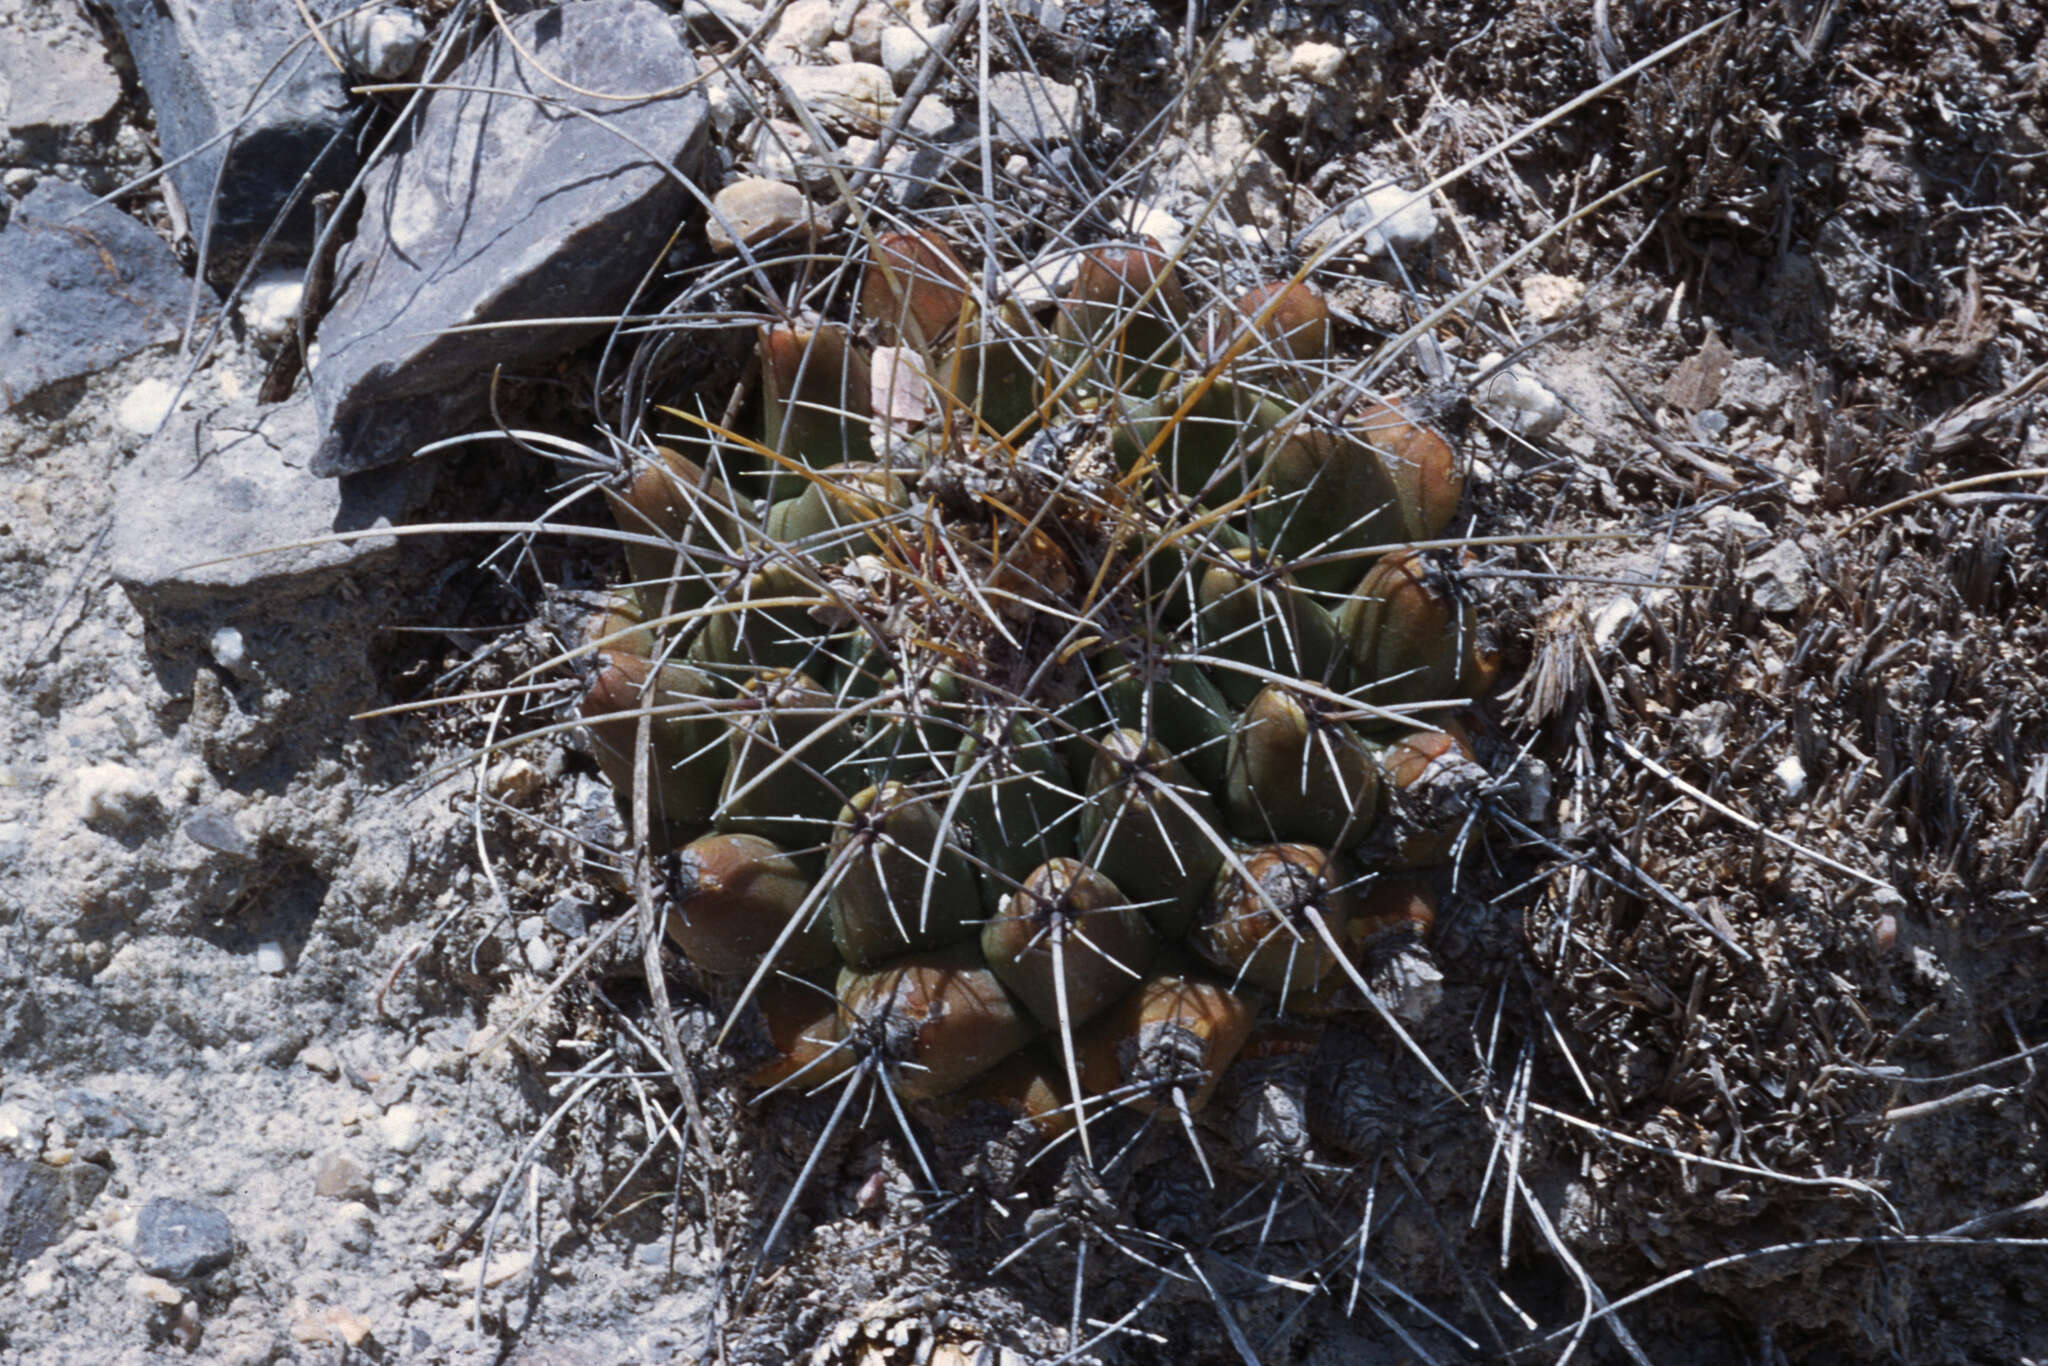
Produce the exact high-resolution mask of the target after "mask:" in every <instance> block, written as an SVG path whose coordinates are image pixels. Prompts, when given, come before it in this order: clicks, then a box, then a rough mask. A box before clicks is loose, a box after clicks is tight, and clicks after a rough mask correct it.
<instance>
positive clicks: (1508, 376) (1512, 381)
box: [1472, 355, 1564, 441]
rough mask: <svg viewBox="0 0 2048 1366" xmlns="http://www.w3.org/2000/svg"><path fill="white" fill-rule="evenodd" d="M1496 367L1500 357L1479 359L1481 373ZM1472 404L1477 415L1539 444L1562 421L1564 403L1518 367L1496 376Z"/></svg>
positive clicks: (1510, 367)
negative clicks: (1483, 416)
mask: <svg viewBox="0 0 2048 1366" xmlns="http://www.w3.org/2000/svg"><path fill="white" fill-rule="evenodd" d="M1499 363H1500V357H1499V356H1497V355H1487V356H1485V357H1482V358H1481V359H1480V362H1479V369H1480V371H1481V372H1482V373H1484V372H1485V371H1487V370H1490V369H1492V368H1493V367H1494V366H1495V365H1497V364H1499ZM1472 401H1473V403H1474V404H1475V405H1476V406H1477V407H1478V409H1479V411H1480V412H1482V413H1485V414H1486V415H1487V416H1488V417H1490V418H1492V419H1493V420H1494V421H1495V422H1498V423H1499V424H1500V425H1501V426H1502V427H1505V428H1506V429H1507V430H1508V431H1511V432H1513V433H1515V434H1516V435H1517V436H1521V437H1525V438H1527V439H1528V440H1530V441H1541V440H1542V439H1543V438H1544V437H1546V436H1549V435H1550V434H1551V433H1552V432H1554V431H1556V430H1557V428H1558V425H1559V424H1560V423H1562V422H1563V421H1564V400H1563V399H1560V398H1559V397H1558V396H1557V395H1556V394H1553V393H1551V392H1550V390H1548V389H1546V388H1545V387H1544V386H1543V385H1542V384H1541V383H1539V382H1538V381H1537V380H1536V379H1534V378H1533V377H1531V376H1530V374H1529V373H1528V372H1527V371H1525V370H1523V369H1522V368H1521V367H1520V366H1518V365H1510V366H1507V367H1506V368H1504V369H1502V370H1500V371H1498V372H1497V373H1495V374H1494V376H1493V378H1491V379H1489V380H1487V381H1486V383H1485V384H1483V385H1481V386H1480V389H1479V392H1478V393H1477V394H1475V395H1473V400H1472Z"/></svg>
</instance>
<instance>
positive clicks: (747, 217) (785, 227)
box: [704, 176, 811, 252]
mask: <svg viewBox="0 0 2048 1366" xmlns="http://www.w3.org/2000/svg"><path fill="white" fill-rule="evenodd" d="M810 217H811V203H810V201H809V200H808V199H805V198H804V193H803V191H802V190H799V189H798V188H797V187H796V186H794V185H786V184H784V183H783V182H781V181H779V180H768V179H765V178H763V177H760V176H750V177H748V178H747V179H745V180H736V181H734V182H733V183H732V184H730V185H728V186H726V187H725V188H724V189H722V190H720V191H719V192H718V193H717V195H715V196H714V197H713V198H712V200H711V213H710V215H709V216H708V217H707V218H706V220H705V223H704V237H705V240H706V241H708V242H709V243H710V244H711V249H712V250H713V251H716V252H730V251H732V250H734V249H735V247H736V244H737V243H740V242H745V243H746V244H747V245H748V246H752V245H753V244H754V243H756V242H762V241H766V240H767V239H768V238H770V237H773V236H775V235H776V234H777V233H785V232H788V231H790V230H791V229H793V228H795V227H798V226H799V225H801V224H804V223H807V222H809V220H810Z"/></svg>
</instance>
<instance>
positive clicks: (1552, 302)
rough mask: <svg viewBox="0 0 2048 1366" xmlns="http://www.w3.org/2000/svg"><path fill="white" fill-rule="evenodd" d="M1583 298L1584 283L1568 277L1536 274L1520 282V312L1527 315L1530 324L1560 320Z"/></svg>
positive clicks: (1584, 294) (1584, 291) (1584, 295)
mask: <svg viewBox="0 0 2048 1366" xmlns="http://www.w3.org/2000/svg"><path fill="white" fill-rule="evenodd" d="M1585 297H1586V286H1585V283H1584V282H1583V281H1580V280H1574V279H1572V278H1571V277H1570V276H1569V275H1547V274H1543V273H1541V272H1538V273H1537V274H1535V275H1531V276H1530V277H1529V278H1528V279H1526V280H1524V281H1522V311H1523V312H1524V313H1527V314H1528V315H1529V320H1530V321H1531V322H1538V323H1547V322H1550V321H1551V320H1553V319H1555V318H1562V317H1563V316H1564V315H1565V314H1567V313H1569V312H1571V311H1572V310H1573V309H1575V308H1577V307H1578V306H1579V300H1581V299H1583V298H1585Z"/></svg>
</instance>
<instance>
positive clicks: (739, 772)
mask: <svg viewBox="0 0 2048 1366" xmlns="http://www.w3.org/2000/svg"><path fill="white" fill-rule="evenodd" d="M979 279H980V276H979V274H978V272H975V271H971V270H970V269H969V268H968V266H967V265H966V264H965V263H964V262H963V261H962V260H961V259H960V256H959V255H958V254H957V253H956V251H955V249H954V248H953V246H952V245H951V244H950V243H949V242H947V241H946V240H945V239H944V238H943V237H942V236H941V235H939V234H938V233H936V232H934V231H930V230H920V231H913V232H902V233H895V234H889V235H884V236H881V237H879V238H877V239H876V240H874V241H872V242H871V243H870V245H869V249H868V252H867V255H866V257H865V264H864V272H863V274H862V276H861V278H860V281H859V287H858V289H857V291H853V293H855V294H856V296H857V297H856V298H855V301H854V303H853V307H852V309H851V316H850V317H847V318H844V319H841V320H816V319H813V320H807V321H801V322H785V323H778V324H775V325H769V326H763V327H761V328H760V329H759V331H758V341H757V348H756V355H755V358H754V360H755V363H756V365H757V368H758V375H759V380H758V390H757V393H756V394H755V397H754V399H753V401H752V403H751V404H750V405H749V406H750V408H751V416H748V415H746V414H742V416H741V417H740V419H739V421H738V422H737V423H735V424H734V426H733V427H726V426H718V425H714V424H711V423H707V422H692V423H691V424H690V425H689V427H688V429H687V430H688V432H689V436H688V439H686V440H675V439H672V440H673V444H672V445H670V446H664V447H661V448H659V449H658V450H657V451H655V452H654V453H653V455H652V457H651V458H650V459H648V461H647V462H646V463H645V464H644V465H642V466H641V467H639V468H637V469H634V470H630V471H627V472H626V473H625V474H624V475H622V477H621V478H620V479H619V480H618V481H617V482H616V483H615V484H614V485H613V486H612V487H611V488H609V489H608V494H609V497H610V501H611V505H612V509H613V511H614V513H615V515H616V519H617V522H618V526H619V528H620V535H621V539H622V540H624V541H625V542H626V545H627V550H626V563H627V576H626V578H625V580H624V581H623V582H621V583H620V584H619V585H618V586H617V588H616V589H615V590H614V592H613V593H612V594H611V597H610V606H609V610H608V612H607V613H606V614H605V615H604V616H603V617H602V618H601V619H600V620H599V621H597V622H596V623H594V625H593V628H592V633H591V637H590V640H589V642H588V646H587V649H588V657H589V659H590V661H591V667H590V670H589V673H588V683H587V687H586V688H585V690H584V692H583V695H582V700H581V711H582V716H583V718H584V720H585V722H586V724H587V727H588V730H589V734H590V737H591V740H592V745H593V748H594V750H595V753H596V755H597V757H598V760H599V762H600V763H601V765H602V766H603V768H604V770H605V772H606V774H607V776H608V777H609V779H610V781H611V782H612V784H613V785H614V786H615V788H616V790H617V791H618V793H619V794H620V797H621V800H622V801H624V802H627V803H628V804H630V803H631V801H632V800H633V796H634V794H635V792H636V788H638V790H639V792H640V795H641V799H642V800H643V801H644V802H645V803H646V807H647V810H648V813H649V817H650V819H649V838H650V840H651V842H652V845H653V849H652V850H651V852H652V853H653V854H655V855H656V856H658V857H659V859H660V860H661V863H662V866H663V867H664V868H665V870H666V872H665V876H664V877H663V879H662V882H661V895H662V902H661V904H662V907H663V909H664V911H665V914H666V917H667V925H668V931H669V934H670V936H671V937H672V939H673V941H674V943H675V944H676V946H677V947H678V948H679V949H680V950H681V952H682V953H683V954H684V955H685V956H686V957H687V958H688V959H689V960H690V961H691V962H692V963H693V964H694V965H695V966H696V967H697V968H698V969H699V970H700V971H701V972H703V973H704V974H707V975H708V976H710V977H712V978H722V979H725V980H726V981H727V982H729V983H730V984H731V993H730V994H731V996H732V998H733V999H736V1000H739V1001H742V1002H743V1003H746V1004H748V1005H750V1006H751V1007H752V1008H754V1009H757V1010H758V1011H759V1012H760V1013H761V1014H763V1015H764V1016H766V1017H767V1023H768V1028H767V1031H766V1036H767V1037H768V1038H769V1039H771V1040H772V1041H773V1051H774V1054H775V1056H774V1057H773V1058H772V1059H771V1060H770V1061H769V1062H768V1063H766V1064H765V1065H764V1066H762V1067H761V1068H760V1069H759V1070H758V1071H757V1072H756V1073H755V1074H754V1076H753V1078H752V1080H753V1082H754V1083H755V1085H757V1086H758V1087H762V1088H767V1087H773V1086H803V1087H815V1086H818V1085H821V1084H823V1083H825V1082H828V1081H831V1080H833V1079H834V1078H838V1077H842V1076H844V1075H845V1074H847V1073H849V1072H854V1071H856V1070H859V1071H864V1072H865V1073H867V1074H869V1075H871V1076H876V1077H879V1078H880V1079H882V1080H883V1081H884V1082H885V1083H886V1084H887V1085H888V1087H889V1088H890V1089H891V1091H892V1092H893V1093H894V1095H895V1096H898V1097H904V1098H911V1099H921V1100H940V1099H943V1098H946V1097H949V1096H952V1097H957V1096H959V1095H960V1094H962V1093H963V1092H966V1091H968V1090H970V1089H971V1090H974V1091H976V1093H977V1094H985V1095H988V1096H990V1097H992V1098H995V1099H997V1100H999V1101H1001V1102H1003V1103H1006V1104H1009V1105H1011V1106H1012V1107H1013V1108H1014V1109H1016V1110H1017V1112H1018V1113H1020V1114H1025V1115H1028V1116H1029V1117H1031V1118H1032V1119H1033V1120H1034V1122H1035V1123H1037V1124H1038V1125H1039V1128H1040V1129H1041V1131H1042V1132H1044V1133H1046V1134H1048V1135H1054V1134H1061V1133H1066V1132H1068V1131H1070V1130H1075V1129H1078V1130H1079V1136H1080V1143H1081V1146H1082V1147H1084V1148H1085V1147H1086V1146H1087V1142H1088V1140H1087V1122H1088V1120H1089V1118H1091V1117H1093V1116H1097V1115H1101V1114H1105V1113H1107V1112H1109V1111H1110V1110H1111V1109H1113V1108H1118V1107H1121V1108H1128V1109H1132V1110H1138V1111H1143V1112H1150V1111H1152V1110H1154V1109H1156V1108H1158V1107H1161V1106H1165V1107H1167V1108H1168V1112H1169V1113H1173V1112H1177V1113H1178V1114H1180V1115H1181V1116H1187V1115H1190V1114H1192V1113H1193V1112H1194V1111H1197V1110H1199V1109H1200V1108H1201V1106H1202V1105H1203V1103H1204V1102H1205V1101H1206V1100H1207V1099H1208V1097H1209V1096H1210V1094H1211V1092H1212V1091H1213V1090H1214V1089H1215V1087H1216V1083H1217V1081H1218V1079H1219V1077H1220V1076H1221V1074H1222V1073H1223V1071H1224V1070H1225V1069H1226V1068H1228V1067H1229V1066H1230V1064H1231V1062H1232V1060H1233V1058H1234V1056H1235V1055H1236V1054H1237V1051H1238V1050H1239V1049H1240V1048H1241V1047H1242V1046H1243V1045H1244V1043H1245V1041H1246V1039H1247V1038H1248V1037H1250V1035H1251V1034H1252V1031H1253V1030H1254V1028H1255V1026H1256V1025H1257V1023H1258V1022H1259V1021H1260V1019H1261V1018H1262V1016H1267V1015H1271V1014H1274V1013H1278V1014H1284V1015H1288V1016H1294V1017H1301V1018H1305V1019H1309V1020H1313V1019H1316V1018H1319V1017H1322V1016H1325V1015H1328V1014H1330V1013H1332V1012H1336V1011H1341V1010H1346V1009H1369V1008H1374V1007H1377V1008H1379V1009H1380V1010H1381V1013H1382V1015H1383V1016H1387V1011H1386V1007H1385V1005H1384V1003H1382V1002H1380V1001H1379V999H1378V996H1377V995H1376V993H1375V992H1374V990H1373V982H1372V974H1373V972H1374V971H1375V968H1376V966H1379V965H1380V964H1381V963H1382V960H1384V959H1385V958H1386V957H1388V956H1389V955H1397V954H1400V953H1409V954H1413V953H1416V952H1418V951H1419V946H1420V944H1421V943H1422V942H1423V938H1424V935H1425V934H1426V931H1427V926H1428V920H1429V909H1428V894H1427V887H1426V884H1424V883H1421V882H1418V881H1416V880H1415V870H1416V869H1419V868H1427V867H1428V866H1429V865H1431V864H1434V863H1439V862H1441V861H1443V860H1445V859H1446V858H1448V857H1450V856H1451V854H1452V851H1453V847H1454V844H1455V841H1456V840H1457V839H1458V837H1459V835H1460V833H1461V830H1462V829H1463V827H1464V826H1465V824H1467V823H1468V822H1469V820H1470V819H1471V812H1472V811H1473V810H1474V809H1475V808H1474V805H1473V801H1472V794H1473V791H1474V790H1475V785H1476V784H1478V783H1480V782H1482V781H1483V779H1484V776H1485V775H1484V774H1483V772H1482V771H1481V770H1479V769H1478V768H1477V767H1476V766H1475V765H1474V764H1473V763H1472V755H1471V751H1470V747H1469V744H1468V743H1467V741H1466V740H1465V738H1464V736H1463V734H1462V733H1461V732H1459V731H1458V730H1457V729H1456V726H1455V724H1454V723H1451V722H1449V721H1448V713H1449V712H1450V710H1451V706H1450V705H1447V704H1456V703H1458V702H1460V701H1462V700H1464V699H1469V698H1471V697H1473V696H1475V695H1477V694H1478V693H1480V692H1481V691H1483V690H1484V689H1485V688H1486V687H1487V685H1488V683H1489V681H1490V675H1491V671H1492V665H1491V662H1490V660H1489V657H1488V654H1487V652H1486V650H1485V649H1484V648H1483V647H1482V630H1481V623H1480V622H1479V621H1478V619H1477V616H1476V613H1475V610H1474V607H1473V604H1472V602H1471V601H1470V600H1469V598H1468V597H1467V595H1466V594H1465V593H1464V592H1463V591H1462V590H1461V589H1460V587H1459V586H1458V583H1457V578H1456V575H1455V572H1452V571H1451V570H1450V567H1449V564H1448V561H1447V560H1446V559H1445V558H1444V552H1442V551H1441V550H1437V549H1430V548H1426V547H1425V548H1416V546H1417V543H1422V542H1429V541H1431V540H1432V539H1433V538H1437V537H1440V536H1442V535H1443V533H1444V532H1445V531H1446V529H1447V528H1448V526H1449V524H1450V523H1451V521H1452V519H1453V517H1454V515H1455V514H1456V511H1457V507H1458V502H1459V498H1460V491H1461V483H1460V480H1461V476H1460V473H1459V469H1458V467H1457V464H1456V461H1455V459H1454V454H1453V451H1452V448H1451V446H1450V444H1449V443H1448V442H1447V441H1446V440H1445V439H1444V437H1443V436H1442V435H1440V434H1439V433H1438V432H1437V431H1436V430H1434V429H1433V428H1432V427H1431V426H1429V425H1428V424H1426V423H1424V422H1422V421H1420V420H1418V419H1417V418H1415V417H1413V416H1411V415H1410V414H1408V413H1405V412H1403V411H1402V410H1400V409H1399V408H1396V407H1393V406H1389V405H1387V404H1384V403H1378V402H1365V401H1360V400H1356V399H1342V398H1338V397H1334V395H1338V394H1340V393H1342V392H1343V389H1342V386H1340V385H1336V384H1333V383H1330V382H1328V376H1329V374H1330V372H1331V368H1332V367H1331V365H1330V353H1331V346H1332V333H1333V330H1334V329H1333V323H1332V318H1331V313H1330V310H1329V308H1328V307H1327V305H1326V304H1325V301H1324V299H1323V298H1322V297H1321V296H1320V295H1319V294H1318V292H1317V291H1316V290H1315V289H1313V288H1311V287H1310V286H1309V285H1307V284H1305V283H1303V282H1302V281H1301V280H1300V279H1289V280H1280V281H1274V282H1270V283H1265V284H1261V285H1259V286H1258V287H1256V288H1253V289H1251V290H1250V291H1249V292H1246V293H1243V294H1242V295H1241V296H1238V297H1234V298H1233V297H1228V296H1227V295H1224V294H1221V293H1218V294H1215V295H1213V296H1211V297H1202V296H1201V294H1200V292H1199V291H1196V290H1193V289H1190V288H1189V287H1188V286H1187V285H1186V283H1185V282H1184V281H1183V279H1182V271H1181V269H1180V267H1179V265H1178V263H1177V262H1176V261H1175V260H1174V259H1173V258H1172V257H1171V256H1170V255H1169V254H1168V253H1167V252H1166V251H1164V250H1162V249H1161V248H1160V247H1159V245H1158V244H1157V243H1156V242H1153V241H1151V240H1149V239H1146V240H1139V241H1135V242H1126V243H1122V244H1114V245H1105V246H1102V247H1099V248H1097V249H1095V250H1092V251H1089V252H1087V253H1086V254H1085V255H1083V256H1082V257H1081V258H1080V259H1079V261H1078V267H1077V269H1075V270H1074V271H1073V272H1072V277H1071V280H1070V282H1069V283H1068V284H1067V285H1066V287H1065V288H1064V290H1063V292H1061V293H1060V294H1059V296H1058V297H1057V298H1055V299H1053V300H1051V301H1050V302H1049V304H1048V305H1047V306H1046V307H1044V308H1043V309H1042V310H1039V311H1034V310H1032V309H1030V308H1028V307H1026V306H1024V305H1023V304H1020V303H1018V302H1016V301H1013V300H1006V299H991V298H989V297H986V296H985V294H984V293H983V291H982V290H981V288H980V287H979V286H978V283H977V282H978V281H979ZM676 416H677V417H678V418H682V417H683V416H684V415H682V414H676ZM1439 726H1448V727H1449V728H1447V729H1438V727H1439ZM1387 1018H1390V1019H1391V1018H1392V1016H1387Z"/></svg>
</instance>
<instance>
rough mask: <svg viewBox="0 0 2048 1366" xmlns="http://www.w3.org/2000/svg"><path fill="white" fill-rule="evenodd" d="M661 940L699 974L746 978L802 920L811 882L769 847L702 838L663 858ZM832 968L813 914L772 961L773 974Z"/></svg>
mask: <svg viewBox="0 0 2048 1366" xmlns="http://www.w3.org/2000/svg"><path fill="white" fill-rule="evenodd" d="M666 883H667V886H666V891H667V894H668V917H667V926H668V937H669V938H670V939H673V940H674V941H675V942H676V946H677V947H678V948H680V949H681V950H682V951H683V956H684V957H686V958H688V959H689V960H690V961H691V962H692V963H695V964H696V965H697V966H698V967H699V968H702V969H703V970H704V971H706V972H712V973H725V974H732V975H738V974H742V973H750V972H752V971H753V970H754V969H755V968H757V967H759V966H760V963H761V959H762V957H763V956H764V955H766V954H767V952H768V951H769V950H770V949H772V948H774V947H775V942H776V940H778V939H780V938H781V937H782V935H783V932H784V931H785V930H786V929H787V928H788V926H789V924H790V922H791V921H793V920H796V919H797V918H798V916H799V915H802V914H804V899H805V898H806V897H807V896H808V895H809V894H810V890H811V880H810V879H809V878H807V877H805V876H804V875H803V872H802V870H801V869H799V868H798V867H797V866H796V862H795V861H794V860H793V859H791V858H790V857H789V855H787V854H785V853H784V852H783V851H782V849H781V847H780V846H779V845H777V844H776V843H775V842H774V841H772V840H764V839H762V838H761V837H760V836H759V835H704V836H701V837H699V838H697V839H694V840H691V841H690V842H689V843H688V844H687V845H685V846H683V847H682V848H681V849H679V850H677V851H676V852H675V853H674V854H672V855H670V857H669V861H668V864H667V868H666ZM837 961H838V954H837V952H836V951H835V950H834V949H833V947H832V931H831V928H830V926H829V925H828V924H827V923H826V920H825V917H824V915H823V914H813V915H811V916H810V918H809V923H808V924H805V925H802V926H800V927H799V928H798V929H797V930H796V931H795V932H794V933H793V934H792V935H791V937H790V939H789V941H788V942H787V943H786V944H784V945H783V948H782V951H781V952H780V953H779V954H777V955H776V966H777V967H778V968H781V969H784V970H786V971H789V972H796V973H804V972H811V971H815V970H817V969H821V968H825V967H829V966H831V965H833V964H835V963H836V962H837Z"/></svg>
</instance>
